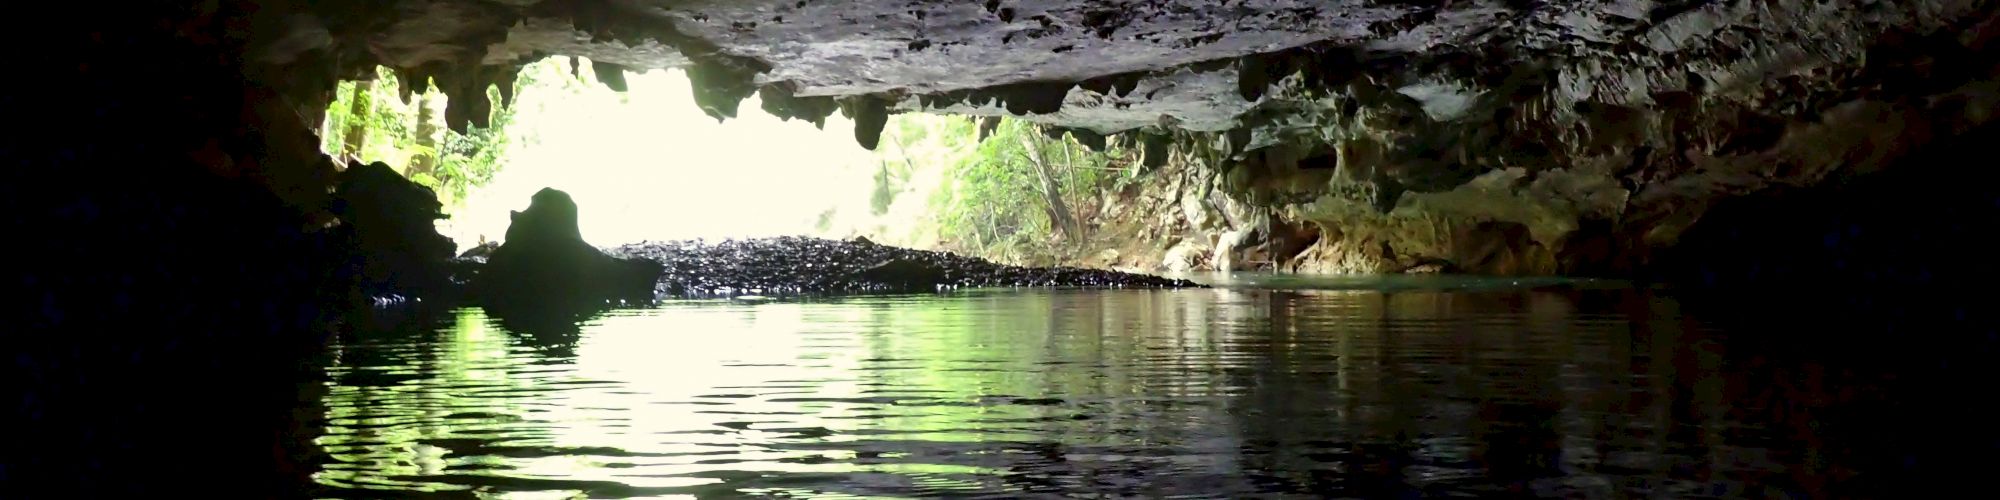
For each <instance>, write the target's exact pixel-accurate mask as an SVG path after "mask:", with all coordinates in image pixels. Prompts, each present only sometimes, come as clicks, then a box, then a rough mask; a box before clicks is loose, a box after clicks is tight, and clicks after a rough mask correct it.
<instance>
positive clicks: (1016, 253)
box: [871, 114, 1130, 262]
mask: <svg viewBox="0 0 2000 500" xmlns="http://www.w3.org/2000/svg"><path fill="white" fill-rule="evenodd" d="M884 142H885V143H887V144H891V145H893V147H890V148H884V150H885V153H883V156H884V159H883V162H882V166H881V169H880V170H879V171H878V172H877V173H876V193H875V195H874V198H872V199H871V201H872V202H873V206H874V207H876V210H877V212H878V214H879V213H880V212H882V211H884V207H886V205H888V204H889V203H890V202H891V201H893V200H892V199H888V198H886V197H885V195H884V193H894V192H896V186H895V182H894V181H895V180H897V179H904V180H907V179H911V178H915V176H914V175H913V172H914V171H915V170H918V169H922V168H938V169H943V170H944V172H943V175H941V176H939V178H940V179H941V181H940V182H941V185H938V186H935V187H934V189H935V191H933V192H932V193H931V196H930V198H929V205H930V206H929V210H928V213H929V217H928V218H927V219H924V220H921V221H912V222H920V223H926V224H932V225H934V229H935V231H936V234H937V237H938V238H939V239H941V240H942V241H944V242H946V243H947V244H948V245H951V246H955V247H958V248H959V249H961V250H963V251H968V252H971V253H975V254H979V255H982V256H985V257H988V258H993V259H996V260H1002V261H1011V262H1034V261H1050V260H1059V259H1060V258H1061V257H1062V256H1064V255H1066V253H1067V252H1068V251H1070V250H1073V249H1074V247H1079V246H1080V244H1081V243H1082V240H1084V239H1087V238H1088V237H1089V234H1087V232H1086V233H1085V234H1077V235H1074V237H1072V238H1064V237H1063V236H1065V234H1064V231H1063V230H1062V229H1061V227H1060V226H1059V224H1061V222H1060V221H1059V219H1057V217H1062V215H1059V214H1058V213H1057V210H1058V209H1060V210H1064V211H1067V218H1069V219H1070V220H1073V221H1087V220H1089V219H1090V217H1089V215H1088V214H1091V213H1094V211H1095V209H1096V208H1097V204H1098V201H1097V200H1099V199H1101V194H1100V193H1101V191H1102V190H1104V189H1108V188H1111V187H1112V186H1113V185H1114V184H1117V183H1119V182H1122V181H1124V180H1125V178H1126V177H1128V175H1127V174H1126V173H1125V172H1124V170H1126V169H1123V168H1119V167H1117V165H1122V164H1127V163H1130V162H1129V161H1127V159H1126V158H1125V156H1126V152H1124V151H1121V150H1111V151H1105V152H1102V153H1099V152H1092V151H1090V150H1088V149H1087V148H1084V147H1083V146H1082V145H1081V144H1078V143H1077V142H1076V141H1074V140H1071V139H1069V138H1068V137H1066V136H1065V137H1064V138H1062V139H1054V138H1049V137H1046V136H1044V135H1043V133H1042V131H1041V129H1040V128H1039V126H1037V125H1034V124H1032V123H1029V122H1024V121H1018V120H1011V119H1009V120H1002V121H1001V123H1000V126H999V127H998V128H997V129H995V130H994V131H993V133H992V134H991V135H990V136H988V137H987V138H986V140H984V141H980V140H979V138H978V128H977V126H976V124H975V122H973V121H971V120H967V119H965V118H962V117H944V116H934V115H920V114H904V115H898V116H895V117H893V118H892V120H891V121H890V126H889V130H887V131H886V132H885V134H884ZM1038 162H1039V163H1038ZM1043 169H1046V173H1048V174H1050V181H1051V182H1048V183H1044V182H1043V180H1042V174H1043V173H1044V170H1043ZM1078 226H1079V229H1082V230H1084V231H1087V227H1088V226H1087V225H1086V224H1081V223H1079V224H1078Z"/></svg>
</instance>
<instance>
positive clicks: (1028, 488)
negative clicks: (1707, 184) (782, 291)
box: [315, 277, 1851, 498]
mask: <svg viewBox="0 0 2000 500" xmlns="http://www.w3.org/2000/svg"><path fill="white" fill-rule="evenodd" d="M1225 281H1226V283H1227V284H1230V285H1231V287H1229V288H1218V289H1203V290H988V291H963V292H954V293H948V294H941V295H924V296H883V297H852V298H844V299H817V300H795V301H776V302H764V303H744V302H732V301H707V302H684V303H669V304H664V305H661V306H659V307H655V308H649V309H644V310H626V311H614V312H610V313H607V314H604V315H601V316H598V317H595V318H591V319H588V320H586V321H583V322H582V323H581V324H573V323H572V324H563V323H554V324H527V325H520V324H512V323H509V322H507V321H500V320H497V319H496V318H493V317H489V316H488V315H487V314H486V313H484V312H482V311H481V310H479V309H462V310H456V311H451V312H449V313H447V314H445V315H444V317H442V318H441V319H439V320H436V321H431V322H421V321H419V322H406V323H401V324H389V325H376V326H374V327H363V328H360V329H359V331H356V332H353V333H352V334H349V335H344V336H342V337H341V340H340V342H339V345H337V346H336V348H335V355H334V358H333V360H332V361H331V363H330V367H329V370H328V371H329V381H328V382H327V383H326V384H325V385H324V387H321V388H318V389H316V390H319V391H322V393H321V397H320V400H321V401H322V402H323V405H322V407H321V408H317V409H316V411H324V414H325V418H324V419H323V420H322V421H320V422H319V426H318V427H319V429H318V431H319V432H320V433H321V435H320V436H319V437H318V438H317V439H316V440H315V442H316V443H317V444H318V446H319V447H320V448H321V449H322V450H323V451H324V452H325V458H324V461H325V462H326V463H324V464H323V470H322V471H321V472H319V473H318V474H317V475H316V476H315V479H316V481H318V482H319V483H320V484H321V485H322V486H323V487H324V488H325V491H323V496H325V497H339V498H354V497H374V496H382V495H403V494H408V493H419V494H423V492H428V493H429V494H435V495H438V496H445V497H523V498H527V497H536V498H548V497H554V498H581V497H588V498H615V497H675V496H691V497H704V498H728V497H815V498H857V497H939V496H991V497H995V498H1019V497H1047V496H1100V495H1101V496H1142V497H1175V496H1187V497H1213V498H1241V497H1248V496H1259V497H1264V496H1303V497H1324V496H1346V497H1362V498H1383V497H1391V498H1395V497H1437V496H1478V497H1496V496H1497V497H1512V496H1540V497H1548V496H1555V497H1573V498H1575V497H1581V498H1621V497H1673V498H1689V497H1743V496H1751V497H1765V496H1791V495H1800V494H1806V493H1819V492H1824V491H1826V488H1827V487H1828V485H1827V481H1830V480H1837V479H1838V478H1840V477H1841V475H1840V474H1842V473H1843V471H1846V470H1845V469H1842V467H1843V466H1842V465H1841V464H1837V463H1830V461H1829V458H1828V457H1829V456H1830V455H1829V451H1828V450H1827V449H1826V447H1827V444H1826V442H1825V441H1826V440H1825V439H1822V438H1821V437H1820V434H1823V432H1826V431H1816V430H1814V429H1815V428H1816V427H1817V426H1816V424H1813V423H1812V419H1813V418H1815V417H1814V416H1813V415H1811V413H1810V412H1811V411H1813V410H1812V408H1810V407H1809V406H1811V405H1813V404H1817V403H1814V402H1815V401H1825V400H1827V397H1826V396H1825V395H1826V394H1831V393H1833V392H1835V391H1836V389H1834V388H1828V387H1825V386H1824V385H1825V384H1826V382H1825V380H1824V377H1820V376H1818V375H1816V373H1817V372H1812V373H1807V372H1811V370H1812V369H1811V368H1810V367H1807V368H1797V367H1789V365H1783V364H1774V363H1767V362H1763V361H1760V360H1761V359H1762V358H1759V357H1756V356H1743V355H1738V354H1732V353H1730V352H1728V349H1727V348H1726V347H1725V346H1726V344H1727V342H1725V340H1726V339H1727V335H1726V333H1725V332H1721V331H1718V330H1716V329H1715V328H1711V327H1709V326H1706V325H1704V324H1703V323H1702V322H1701V321H1698V320H1696V319H1694V318H1691V317H1688V316H1687V315H1685V314H1682V313H1681V312H1680V311H1679V310H1678V307H1677V306H1676V305H1675V303H1674V302H1673V301H1671V300H1668V299H1665V298H1662V297H1658V296H1654V295H1653V294H1651V293H1650V292H1646V291H1643V290H1633V289H1627V288H1621V287H1617V286H1568V287H1558V288H1549V287H1541V288H1531V287H1532V286H1534V285H1546V283H1522V284H1516V283H1514V282H1511V281H1495V280H1484V281H1481V280H1472V281H1467V280H1458V281H1399V282H1375V283H1372V284H1369V283H1360V282H1339V281H1323V282H1317V283H1309V282H1297V281H1289V282H1276V283H1275V284H1274V283H1273V282H1272V281H1270V280H1267V279H1261V278H1255V277H1252V278H1243V279H1237V280H1225ZM1260 284H1261V286H1260ZM1313 285H1318V286H1316V288H1317V289H1311V288H1291V287H1312V286H1313ZM1802 370H1803V371H1802ZM1846 472H1851V471H1846Z"/></svg>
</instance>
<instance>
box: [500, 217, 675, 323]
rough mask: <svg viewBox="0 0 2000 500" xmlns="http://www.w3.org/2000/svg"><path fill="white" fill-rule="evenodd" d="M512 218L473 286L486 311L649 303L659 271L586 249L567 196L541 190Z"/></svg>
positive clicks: (648, 264) (646, 263)
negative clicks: (503, 240)
mask: <svg viewBox="0 0 2000 500" xmlns="http://www.w3.org/2000/svg"><path fill="white" fill-rule="evenodd" d="M513 218H514V220H513V223H512V224H511V225H509V226H507V239H506V241H505V242H503V243H502V244H501V245H500V247H499V248H497V249H494V250H493V254H492V257H491V258H490V259H489V260H488V261H487V264H486V266H485V268H484V269H482V270H480V276H479V280H478V282H477V283H476V286H477V289H478V292H479V296H480V297H481V298H482V299H484V300H485V301H486V304H487V305H488V306H493V307H500V308H535V309H539V308H550V307H553V308H564V307H572V306H588V305H597V304H603V303H605V302H609V301H619V300H630V301H647V300H651V299H652V298H653V284H654V282H655V281H656V280H657V279H658V278H659V276H660V274H661V267H660V265H659V264H658V263H656V262H652V261H648V260H643V259H622V258H616V257H612V256H610V255H606V254H605V253H604V252H603V251H601V250H598V249H597V248H596V247H592V246H590V244H589V243H587V242H585V241H584V240H583V234H582V231H581V230H579V229H578V227H577V208H576V202H575V201H574V200H571V199H570V197H569V194H568V193H564V192H562V191H558V190H555V189H546V188H545V189H542V190H541V191H540V192H537V193H535V195H534V198H533V199H532V201H531V202H530V203H529V205H528V209H527V210H525V211H520V212H514V213H513Z"/></svg>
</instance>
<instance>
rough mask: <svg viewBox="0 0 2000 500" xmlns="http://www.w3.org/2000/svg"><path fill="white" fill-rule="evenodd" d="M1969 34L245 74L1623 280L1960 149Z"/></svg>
mask: <svg viewBox="0 0 2000 500" xmlns="http://www.w3.org/2000/svg"><path fill="white" fill-rule="evenodd" d="M1994 7H1995V6H1994V5H1993V3H1992V2H1989V1H1978V0H1960V1H1941V2H1849V3H1826V2H1815V1H1807V0H1779V1H1770V2H1745V1H1721V0H1717V1H1707V0H1692V1H1651V0H1619V1H1614V2H1571V1H1560V2H1531V3H1521V2H1356V3H1350V4H1341V5H1337V6H1336V5H1325V4H1321V3H1317V2H1292V1H1277V2H1266V3H1258V4H1240V3H1232V2H1222V1H1176V2H1154V1H1144V2H1127V3H1120V4H1116V5H1113V4H1105V3H1101V2H1065V1H1030V0H995V1H989V2H969V3H917V4H909V3H902V2H873V1H856V2H793V1H775V0H771V1H765V0H757V1H735V2H714V1H699V2H668V1H663V0H506V1H501V0H398V1H392V2H371V3H342V2H321V3H299V4H275V5H269V6H267V7H265V8H264V9H262V10H260V11H259V12H258V14H257V15H255V16H252V18H251V19H250V20H249V24H250V25H251V26H252V29H250V30H248V33H249V36H248V38H247V40H246V43H247V44H248V46H247V47H246V48H245V51H246V53H247V54H249V55H250V56H252V57H250V58H247V59H246V61H247V66H246V71H247V72H248V73H249V74H252V75H261V76H257V77H256V78H254V79H255V80H258V81H265V82H269V86H271V87H272V88H276V89H280V90H281V94H282V95H283V96H284V98H285V99H287V100H289V101H290V104H291V106H292V107H293V108H295V109H296V110H298V111H299V114H300V115H301V116H303V117H304V121H306V122H308V123H315V122H316V121H315V120H316V117H314V116H309V115H311V114H312V113H313V110H315V109H319V108H316V107H315V105H319V104H323V103H324V102H325V100H326V99H328V98H330V96H331V89H332V88H333V84H334V82H335V81H337V80H338V79H340V78H365V77H366V75H368V74H369V73H368V71H370V70H372V68H373V67H374V65H377V64H380V65H384V66H388V67H390V68H393V69H394V70H395V71H396V72H397V73H398V74H399V75H400V76H404V77H405V78H403V79H404V80H410V81H422V80H423V79H425V78H429V79H432V80H434V81H435V82H436V84H437V85H438V87H439V88H440V89H442V90H443V91H445V92H447V93H450V94H453V95H461V96H467V95H468V94H469V96H468V97H469V98H462V99H453V100H452V101H451V102H452V103H453V105H452V108H453V109H450V110H447V121H448V123H449V124H450V125H451V126H452V127H455V128H462V127H465V126H468V125H478V124H482V123H483V121H484V120H485V117H486V116H487V115H488V112H489V111H490V109H491V107H492V106H504V105H506V104H507V103H506V102H505V101H507V96H502V99H501V102H488V100H487V99H485V98H484V97H483V96H484V89H485V88H486V86H488V85H495V84H499V85H500V87H501V88H503V89H505V88H507V86H506V85H504V84H505V83H506V82H509V81H511V78H512V75H513V74H514V72H515V70H516V69H517V68H518V67H519V65H521V64H523V63H525V62H528V61H530V60H533V59H534V58H537V57H542V56H546V55H572V56H579V55H580V56H586V57H590V58H592V59H593V61H596V62H598V63H599V64H595V65H594V66H596V67H598V68H599V71H600V73H601V74H600V75H599V77H600V78H599V80H600V81H603V82H605V83H606V84H607V85H610V86H612V87H614V88H617V87H620V86H621V84H620V83H619V82H621V81H622V75H623V74H624V71H626V70H627V69H630V70H645V69H653V68H681V69H685V70H686V71H687V74H688V77H689V78H690V79H692V80H693V81H694V82H695V85H694V92H695V95H694V97H695V98H696V100H697V101H698V102H699V103H700V104H701V107H702V108H703V109H704V111H705V112H707V113H708V114H710V115H712V116H715V117H717V118H718V119H726V118H728V117H732V116H735V115H736V113H738V112H739V111H740V110H739V109H737V108H738V105H737V103H738V102H740V101H741V100H742V99H743V98H745V97H747V96H750V95H758V96H759V97H760V98H761V100H762V102H763V103H764V106H763V108H764V109H763V111H764V112H768V113H772V114H775V115H777V116H781V117H785V118H799V119H803V120H808V121H814V122H820V123H823V119H824V118H825V117H826V116H830V115H831V114H832V113H836V112H837V113H841V114H843V115H844V116H848V117H851V118H854V119H855V120H856V121H857V123H859V124H860V126H859V127H858V128H857V129H856V130H855V131H854V134H855V137H856V140H857V142H859V143H860V145H862V146H863V147H869V148H872V147H874V146H875V145H876V142H877V141H878V140H879V138H880V127H881V126H882V125H883V124H884V123H885V119H884V118H885V117H886V116H887V114H890V113H899V112H935V113H956V114H969V115H988V116H992V115H1010V116H1016V117H1019V118H1022V119H1026V120H1031V121H1035V122H1039V123H1043V124H1047V125H1049V126H1053V127H1061V128H1062V129H1064V130H1067V131H1068V132H1070V133H1071V134H1073V135H1075V136H1076V137H1078V138H1079V140H1083V141H1085V142H1087V143H1091V142H1101V141H1103V140H1104V138H1105V137H1107V136H1115V137H1121V138H1122V139H1121V140H1127V141H1130V142H1132V143H1135V144H1147V145H1148V147H1163V148H1170V149H1172V150H1174V151H1176V152H1177V153H1178V154H1183V155H1189V156H1191V157H1196V158H1199V159H1200V160H1201V161H1202V162H1203V163H1204V164H1205V165H1208V166H1210V167H1211V168H1213V169H1214V170H1216V172H1217V175H1216V178H1217V181H1216V185H1217V186H1220V187H1221V189H1222V190H1223V191H1224V192H1225V193H1226V194H1228V195H1229V196H1231V197H1232V199H1237V200H1240V201H1241V202H1242V203H1245V204H1247V206H1249V207H1252V208H1255V209H1257V210H1256V211H1276V212H1279V213H1282V214H1283V215H1281V218H1282V219H1285V220H1290V221H1311V222H1312V223H1314V224H1316V225H1317V226H1319V231H1320V232H1323V233H1325V234H1328V235H1332V236H1337V237H1330V238H1322V239H1320V240H1319V242H1318V243H1317V244H1316V245H1315V246H1314V247H1313V248H1310V249H1309V250H1308V251H1307V252H1306V253H1307V254H1310V255H1312V256H1313V257H1312V258H1309V259H1304V260H1299V261H1297V262H1291V263H1288V264H1289V265H1290V267H1292V268H1295V269H1298V270H1306V271H1316V272H1393V271H1398V270H1403V269H1409V268H1412V267H1422V266H1425V265H1427V264H1425V263H1430V262H1433V261H1446V262H1450V263H1451V264H1452V265H1453V266H1455V267H1458V268H1460V270H1464V271H1470V272H1501V271H1504V272H1505V273H1508V274H1512V273H1550V272H1564V273H1584V274H1631V273H1633V272H1636V271H1638V270H1640V269H1644V268H1646V267H1647V266H1649V265H1650V263H1651V262H1652V260H1653V253H1654V252H1655V251H1656V250H1658V249H1662V248H1667V247H1671V246H1673V245H1674V244H1675V242H1676V241H1677V235H1678V234H1679V233H1680V232H1681V231H1683V230H1685V229H1686V228H1687V227H1688V226H1689V225H1690V224H1692V223H1693V222H1694V221H1696V220H1698V219H1699V218H1700V216H1701V214H1702V213H1703V212H1704V211H1705V210H1706V208H1707V207H1708V206H1710V205H1712V204H1715V203H1718V202H1720V201H1723V200H1727V199H1729V198H1732V197H1736V196H1740V195H1743V194H1746V193H1751V192H1756V191H1760V190H1764V189H1767V188H1771V187H1781V186H1811V185H1817V184H1821V183H1823V182H1827V181H1839V180H1840V179H1844V178H1847V177H1850V176H1853V175H1860V174H1865V173H1867V172H1871V171H1874V170H1879V169H1881V168H1883V167H1884V166H1887V165H1891V164H1893V163H1894V161H1895V159H1896V158H1898V157H1900V156H1902V155H1905V154H1907V153H1908V152H1909V151H1910V150H1911V149H1912V148H1915V147H1919V146H1921V145H1922V144H1924V143H1926V142H1928V141H1930V140H1932V139H1934V138H1936V137H1946V136H1950V135H1953V134H1956V133H1959V132H1962V131H1964V130H1967V129H1969V128H1970V127H1974V126H1978V125H1979V124H1981V123H1984V122H1986V121H1987V120H1989V119H1990V118H1991V116H1992V115H1993V112H1994V111H1995V110H1996V109H2000V108H1996V106H2000V101H1996V98H1995V95H1996V92H2000V87H1996V83H1995V82H1996V81H2000V78H1996V74H1995V68H1996V61H2000V59H1996V55H1995V54H1996V52H1995V48H1994V47H1993V46H1992V44H1993V40H1994V37H1995V35H1996V34H2000V22H1996V20H2000V15H1996V14H1995V12H2000V10H1996V9H1995V8H1994ZM406 90H407V89H406ZM263 101H264V100H259V102H263ZM272 107H283V106H272ZM321 107H323V106H321ZM275 111H276V110H273V111H270V112H264V115H273V116H275V115H277V114H279V113H276V112H275ZM286 134H288V135H290V134H289V133H288V132H287V133H286ZM323 175H324V174H323V173H316V172H295V173H286V174H282V175H277V174H273V175H271V176H270V177H273V178H280V179H284V181H283V182H285V183H289V184H293V185H298V186H308V185H310V184H311V182H313V181H312V179H316V178H318V177H316V176H323ZM280 189H286V190H289V191H287V192H293V193H296V194H295V195H294V196H291V197H290V198H288V199H293V198H295V199H298V200H299V201H298V202H299V203H303V204H307V205H309V204H310V203H312V202H311V200H310V198H312V197H313V196H314V195H313V194H312V189H310V188H298V187H281V188H280ZM1495 224H1499V225H1508V224H1518V225H1520V226H1522V227H1523V228H1525V230H1526V234H1527V235H1528V238H1526V239H1525V240H1524V239H1521V238H1516V237H1514V236H1507V238H1509V239H1508V240H1507V241H1506V242H1503V243H1499V244H1500V245H1501V246H1503V247H1505V248H1506V251H1505V252H1503V253H1505V254H1508V255H1513V257H1507V258H1505V259H1502V260H1504V261H1506V262H1507V263H1506V264H1504V265H1500V266H1499V267H1505V268H1506V269H1504V270H1503V269H1498V268H1495V269H1486V268H1487V267H1492V266H1488V265H1486V264H1484V263H1480V262H1471V261H1473V260H1479V259H1486V258H1487V257H1490V256H1481V255H1470V254H1469V253H1482V252H1483V253H1484V254H1492V253H1493V252H1490V251H1486V250H1472V249H1469V248H1473V247H1476V246H1478V245H1481V244H1486V243H1473V242H1464V241H1459V240H1464V239H1467V238H1485V237H1489V236H1491V235H1500V234H1506V235H1514V234H1518V233H1519V231H1518V230H1515V229H1511V228H1512V226H1506V227H1509V228H1510V229H1509V230H1508V231H1499V232H1495V231H1485V230H1477V229H1476V228H1479V227H1489V228H1490V227H1499V226H1495ZM1227 232H1228V231H1222V232H1221V233H1227ZM1238 236H1239V237H1240V236H1241V235H1238ZM1210 246H1211V247H1212V246H1213V243H1211V244H1210ZM1208 250H1210V251H1211V253H1212V251H1213V248H1210V249H1208ZM1190 251H1192V250H1190ZM1215 257H1218V256H1217V255H1211V256H1210V259H1209V260H1214V259H1215ZM1225 257H1226V256H1225ZM1460 261H1466V262H1460Z"/></svg>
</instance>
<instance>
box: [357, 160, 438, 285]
mask: <svg viewBox="0 0 2000 500" xmlns="http://www.w3.org/2000/svg"><path fill="white" fill-rule="evenodd" d="M443 208H444V206H443V205H442V204H440V203H438V199H437V194H436V193H434V192H432V191H431V189H430V188H427V187H424V186H422V185H419V184H417V183H415V182H411V181H410V180H409V179H406V178H404V177H403V175H402V174H399V173H396V171H395V170H393V169H390V168H389V166H388V165H384V164H382V163H381V162H375V163H369V164H365V165H364V164H360V163H355V164H353V165H351V166H349V167H347V170H346V171H343V172H341V173H340V183H339V184H338V185H336V186H335V188H334V200H333V214H334V215H335V216H337V217H339V218H340V220H341V225H340V226H338V227H336V228H335V229H334V234H335V237H336V238H339V239H340V240H341V241H342V244H343V246H344V247H345V248H348V249H350V251H351V252H352V256H351V259H350V261H349V262H348V266H349V270H350V272H352V273H353V274H354V277H355V279H356V280H357V281H358V283H357V285H358V286H360V287H361V289H362V291H363V292H364V293H367V294H369V295H374V296H392V295H393V296H406V297H421V296H437V295H440V294H443V293H446V292H447V291H449V290H450V289H451V283H450V274H451V270H450V263H449V261H450V260H451V258H452V257H451V252H452V250H453V247H454V246H455V245H454V244H453V243H452V241H451V239H450V238H446V237H444V235H441V234H438V232H437V226H436V224H435V222H436V221H437V220H438V219H442V218H444V217H445V216H444V213H443Z"/></svg>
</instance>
